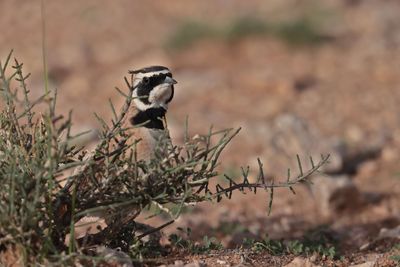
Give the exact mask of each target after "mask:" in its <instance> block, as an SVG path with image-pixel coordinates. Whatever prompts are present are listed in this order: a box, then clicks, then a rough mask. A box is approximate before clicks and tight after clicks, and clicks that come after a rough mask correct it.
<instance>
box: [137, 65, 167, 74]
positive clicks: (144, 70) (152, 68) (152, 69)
mask: <svg viewBox="0 0 400 267" xmlns="http://www.w3.org/2000/svg"><path fill="white" fill-rule="evenodd" d="M163 70H168V71H169V69H168V68H167V67H164V66H150V67H146V68H142V69H138V70H130V71H129V74H138V73H149V72H157V71H163Z"/></svg>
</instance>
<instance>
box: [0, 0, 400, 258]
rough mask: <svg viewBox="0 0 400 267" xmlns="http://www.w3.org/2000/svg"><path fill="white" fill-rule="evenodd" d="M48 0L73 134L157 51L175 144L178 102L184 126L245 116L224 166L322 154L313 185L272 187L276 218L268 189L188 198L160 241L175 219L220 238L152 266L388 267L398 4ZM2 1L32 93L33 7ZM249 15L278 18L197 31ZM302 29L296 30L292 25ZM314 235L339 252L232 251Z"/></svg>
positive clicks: (399, 210) (227, 122) (399, 189)
mask: <svg viewBox="0 0 400 267" xmlns="http://www.w3.org/2000/svg"><path fill="white" fill-rule="evenodd" d="M45 3H46V5H45V12H46V16H45V24H46V38H45V39H46V53H47V60H48V68H49V76H50V82H51V87H52V88H54V87H55V88H58V89H59V101H58V103H59V109H60V112H61V113H65V112H67V111H68V110H70V109H73V111H74V118H75V125H74V126H75V129H76V131H82V130H85V129H92V128H95V127H97V126H98V125H97V123H96V120H95V118H94V116H93V115H92V114H93V112H96V113H98V114H100V115H102V116H104V117H106V118H110V117H111V114H110V109H109V106H108V98H111V99H113V100H114V102H115V103H118V102H119V101H122V100H121V99H119V97H118V94H117V93H116V91H115V90H113V88H114V86H119V87H120V88H123V86H124V83H123V76H124V75H126V74H127V70H128V69H134V68H138V67H142V66H144V65H148V64H162V65H167V66H169V67H170V68H171V69H172V70H173V72H174V76H175V79H176V80H178V81H179V84H178V85H177V87H176V94H175V98H174V101H173V104H172V105H171V107H170V110H169V117H168V119H169V126H170V128H171V134H172V137H173V138H174V140H175V142H177V143H179V142H182V137H183V125H184V121H185V118H186V116H187V115H188V116H189V126H190V127H189V128H190V132H191V134H195V133H206V132H207V131H208V128H209V126H210V125H214V128H216V129H222V128H228V127H229V128H230V127H242V130H241V133H240V135H239V136H238V137H237V138H236V139H235V140H234V141H233V142H232V143H231V145H230V147H229V148H228V149H227V150H226V151H225V153H224V155H223V158H222V160H223V164H222V166H221V170H222V171H225V172H227V173H230V174H237V175H238V174H240V168H239V167H240V166H247V165H249V166H250V167H252V168H254V167H256V163H257V158H258V157H259V158H260V159H261V160H262V161H263V162H264V165H265V167H266V169H267V170H268V171H269V174H270V176H271V177H277V179H279V177H282V179H285V177H286V169H287V168H288V167H290V166H292V167H293V168H294V170H296V169H295V165H294V162H296V154H299V155H300V156H301V157H302V158H303V159H306V158H307V157H308V156H309V155H313V156H316V157H317V156H318V155H319V154H321V153H329V154H331V163H330V164H329V165H327V166H326V167H325V168H324V170H323V174H324V176H320V177H316V179H315V181H314V186H311V188H310V187H307V186H300V187H298V188H297V189H296V195H293V194H291V193H290V192H289V191H286V190H282V191H280V192H276V193H275V197H274V204H273V210H272V213H271V215H270V216H268V215H267V208H268V200H267V197H268V195H267V194H265V193H262V192H260V193H259V194H257V195H252V194H249V193H248V194H246V195H239V194H238V195H237V196H236V197H234V199H233V200H231V201H224V202H222V204H219V205H216V204H214V205H212V204H204V205H200V206H198V207H196V208H193V209H190V211H188V212H187V213H185V214H184V215H183V216H182V217H181V218H180V219H179V221H178V222H177V224H175V225H173V226H170V227H169V228H168V229H167V230H166V232H165V243H168V242H167V241H166V240H167V236H168V235H169V234H171V233H176V232H177V230H176V227H178V226H180V227H190V228H191V229H192V236H191V238H192V240H193V242H195V241H199V240H202V238H203V236H206V235H207V236H209V237H211V236H214V237H216V238H217V239H218V240H220V241H221V242H222V244H223V245H224V247H225V250H220V251H213V252H209V253H206V254H201V255H194V254H190V253H187V252H186V253H185V252H182V251H174V252H172V253H170V254H169V255H168V256H167V258H165V259H162V260H159V259H157V260H155V261H153V262H149V264H173V266H183V265H185V264H186V263H192V264H193V265H191V266H202V264H206V265H208V266H235V265H236V266H247V265H249V266H251V265H253V266H316V265H320V266H350V265H356V266H396V262H395V261H394V260H392V259H391V257H392V256H393V255H400V248H397V249H396V244H399V243H400V240H399V239H400V230H399V227H400V168H399V165H398V163H399V159H400V108H399V104H400V88H399V86H400V75H399V70H400V53H399V52H400V50H399V49H400V16H398V14H399V12H400V3H399V2H398V1H395V0H388V1H379V0H371V1H355V0H352V1H350V0H340V1H337V0H329V1H324V2H323V3H322V2H319V1H311V0H309V1H308V0H303V1H295V0H284V1H282V0H272V1H255V0H252V1H236V0H234V1H229V3H228V2H227V1H224V0H219V1H213V2H212V3H211V2H210V1H197V2H194V1H192V2H188V3H186V2H185V4H182V3H180V2H179V1H161V0H159V1H151V2H133V1H122V0H121V1H118V3H116V2H110V1H105V0H101V1H99V0H92V1H85V2H84V3H83V2H81V1H69V2H68V3H64V2H60V1H52V2H50V1H45ZM0 10H1V11H0V14H1V16H0V23H1V26H2V27H1V30H0V32H1V35H0V56H1V57H2V58H3V57H4V56H5V55H6V54H7V53H8V52H9V50H10V49H11V48H13V49H14V51H15V55H16V56H17V57H18V58H19V59H20V61H23V62H24V63H25V68H26V70H28V71H30V72H32V78H31V80H30V86H31V88H32V94H33V95H35V96H39V95H40V94H41V90H42V89H41V88H42V56H41V49H42V47H41V42H42V36H41V29H42V28H41V27H42V26H41V17H40V5H39V4H38V3H37V2H29V3H28V2H27V3H23V4H21V3H17V2H14V1H2V2H1V3H0ZM249 17H251V18H257V20H258V21H263V22H265V21H267V22H268V23H273V24H274V25H278V26H277V28H278V29H280V30H277V31H278V33H276V32H270V31H257V30H254V27H256V26H254V25H252V26H248V28H245V29H247V30H245V31H244V33H243V32H240V31H239V32H240V33H239V34H237V36H235V38H227V37H226V36H225V35H224V33H223V30H220V31H219V32H218V33H217V34H216V33H213V34H210V33H208V34H204V32H206V33H207V31H209V32H212V31H211V30H210V29H208V28H207V27H215V28H218V29H229V27H230V26H231V25H233V24H235V23H236V22H237V21H238V18H249ZM22 18H23V19H22ZM192 21H198V22H200V23H202V25H203V26H201V27H203V28H201V29H202V30H201V31H200V33H199V31H197V30H196V29H197V28H195V27H194V26H191V27H189V30H190V31H191V32H196V31H197V34H194V35H195V37H192V36H191V35H190V34H189V35H188V34H185V33H182V30H179V29H181V27H182V26H184V25H186V26H187V25H188V23H189V22H192ZM304 21H307V23H310V25H312V27H311V29H314V27H315V28H316V29H317V30H310V28H309V26H304V24H301V23H302V22H304ZM289 22H293V23H294V25H295V26H296V25H297V26H296V27H297V28H296V27H294V30H293V29H291V30H290V31H288V34H289V37H287V33H286V32H287V30H285V29H286V28H285V27H283V26H281V27H280V26H279V25H286V24H285V23H289ZM242 23H243V21H242ZM296 23H297V24H296ZM204 25H205V26H204ZM210 25H211V26H210ZM306 25H309V24H306ZM246 27H247V26H246ZM252 27H253V28H252ZM279 27H280V28H279ZM310 31H311V32H312V34H310V33H309V32H310ZM248 32H251V33H253V34H248ZM285 34H286V35H285ZM296 34H299V35H300V36H303V37H302V38H303V39H302V38H300V39H293V38H291V37H292V36H294V35H296ZM199 36H200V37H199ZM296 36H297V35H296ZM304 36H305V37H304ZM201 37H203V38H201ZM299 40H300V41H299ZM310 189H311V190H310ZM205 214H206V216H205ZM310 232H314V233H315V232H317V233H324V234H325V235H327V236H329V237H330V238H331V239H332V240H334V241H335V248H336V250H337V257H335V258H334V259H330V258H328V257H321V256H318V255H316V254H313V255H303V256H301V257H300V256H295V255H293V254H289V255H284V256H273V255H272V254H271V253H269V252H268V251H261V252H260V251H256V252H255V251H254V250H251V249H250V250H249V249H238V248H240V247H241V245H242V244H243V239H244V238H245V237H247V238H254V239H260V238H263V237H264V236H265V235H266V234H268V236H269V238H271V239H273V240H280V239H282V240H284V241H290V240H295V239H301V238H303V237H305V236H307V235H309V234H310ZM397 247H398V245H397ZM196 262H197V263H196ZM196 264H197V265H196ZM357 264H360V265H357ZM397 264H398V263H397Z"/></svg>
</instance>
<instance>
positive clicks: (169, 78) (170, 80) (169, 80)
mask: <svg viewBox="0 0 400 267" xmlns="http://www.w3.org/2000/svg"><path fill="white" fill-rule="evenodd" d="M164 82H165V83H168V84H177V83H178V82H177V81H176V80H174V79H172V78H171V77H169V76H167V77H165V80H164Z"/></svg>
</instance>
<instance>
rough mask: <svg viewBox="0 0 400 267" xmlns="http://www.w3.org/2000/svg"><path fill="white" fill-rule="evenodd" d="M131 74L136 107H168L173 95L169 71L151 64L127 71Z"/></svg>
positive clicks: (144, 109) (146, 108) (141, 109)
mask: <svg viewBox="0 0 400 267" xmlns="http://www.w3.org/2000/svg"><path fill="white" fill-rule="evenodd" d="M129 73H130V74H132V75H133V88H134V89H133V97H134V102H135V104H136V107H137V109H139V110H140V111H146V110H148V109H154V108H163V109H165V110H167V109H168V103H169V102H171V100H172V98H173V97H174V84H176V83H177V82H176V81H175V80H174V79H173V78H172V74H171V71H170V70H169V69H168V68H166V67H163V66H151V67H146V68H142V69H139V70H134V71H129Z"/></svg>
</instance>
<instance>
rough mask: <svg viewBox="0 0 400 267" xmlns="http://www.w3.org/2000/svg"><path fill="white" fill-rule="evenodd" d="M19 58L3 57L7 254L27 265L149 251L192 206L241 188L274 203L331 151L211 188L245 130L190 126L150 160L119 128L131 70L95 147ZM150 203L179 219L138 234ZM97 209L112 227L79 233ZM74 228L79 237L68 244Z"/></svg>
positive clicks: (0, 126) (1, 174) (1, 165)
mask: <svg viewBox="0 0 400 267" xmlns="http://www.w3.org/2000/svg"><path fill="white" fill-rule="evenodd" d="M11 56H12V53H10V54H9V55H8V57H7V58H6V60H5V61H4V63H3V62H1V63H0V80H1V96H2V99H3V103H4V108H3V110H2V111H1V113H0V151H1V152H0V182H1V184H2V185H1V187H0V213H1V217H0V250H1V251H2V253H3V255H4V254H7V253H9V254H10V253H11V254H16V255H18V257H21V261H22V262H21V263H22V264H25V265H27V264H47V263H50V262H51V263H52V264H62V263H64V264H67V265H72V264H73V263H74V262H75V263H76V261H86V263H88V261H90V262H93V261H98V260H99V259H98V258H96V257H94V258H93V257H88V256H90V255H93V253H94V254H95V251H93V250H92V248H95V247H96V246H99V245H105V246H107V247H110V248H116V247H120V248H122V249H123V250H124V251H125V252H127V253H129V254H130V255H131V256H132V257H142V256H143V255H144V252H145V251H146V248H147V247H146V243H145V242H144V241H143V240H144V237H146V236H148V235H151V234H154V233H155V232H157V231H159V230H160V229H162V228H163V227H165V226H166V225H169V224H171V223H173V222H174V220H175V219H176V218H177V217H178V216H179V214H180V212H181V210H182V207H184V206H185V205H187V204H196V203H199V202H202V201H216V202H219V201H220V200H221V199H222V198H231V197H232V193H233V192H234V191H244V190H250V191H253V192H254V193H256V190H257V189H264V190H269V192H270V200H269V207H270V208H271V205H272V199H273V193H274V189H275V188H279V187H286V188H290V189H292V186H294V185H296V184H297V183H301V182H304V181H307V179H308V178H309V177H310V176H311V175H312V174H313V173H314V172H316V171H317V170H318V168H319V167H320V166H321V165H322V164H324V163H325V162H326V161H327V159H328V157H322V159H321V161H320V162H319V163H318V164H316V165H313V168H312V169H310V170H308V171H307V172H304V173H303V171H302V169H301V165H299V166H300V174H299V175H298V176H296V177H294V178H291V177H288V178H287V180H286V181H285V182H282V183H280V182H279V183H278V182H276V183H274V182H267V181H266V180H265V178H264V170H263V166H262V164H261V162H260V161H259V170H258V179H257V181H256V182H255V183H251V182H250V181H249V179H248V175H249V172H248V171H243V173H242V176H243V177H242V181H241V182H235V181H237V180H236V179H233V178H231V177H229V176H227V175H226V176H225V178H226V181H227V185H226V186H223V185H221V184H218V183H214V186H211V184H212V182H213V178H216V177H218V175H219V174H218V171H217V166H218V165H219V156H220V154H221V153H222V151H223V149H224V148H225V147H226V145H227V144H228V143H229V142H230V141H231V140H232V138H233V137H234V136H235V135H236V134H237V133H238V132H239V130H240V129H237V130H233V129H228V130H223V131H214V130H212V129H210V131H209V133H208V134H207V135H205V136H199V135H197V136H195V137H191V138H190V137H189V136H188V135H187V134H186V137H185V140H184V141H185V142H184V145H183V146H174V145H171V143H170V142H168V141H165V140H164V141H160V143H159V145H158V148H157V150H156V153H155V157H154V158H153V159H152V160H150V161H143V160H137V158H136V156H135V155H136V149H135V143H134V144H131V145H128V144H127V143H126V140H127V139H128V138H129V135H128V134H127V131H126V130H127V129H122V127H121V121H122V120H123V119H124V118H125V116H126V114H127V110H128V108H129V107H130V105H131V102H132V89H133V88H132V83H131V82H130V81H129V80H128V79H127V78H125V81H126V84H127V87H128V93H123V92H122V91H121V90H120V89H118V88H117V90H118V92H120V93H121V94H122V95H123V96H124V97H125V99H126V101H125V105H124V107H123V108H122V109H121V111H120V112H116V111H115V108H114V106H113V105H112V103H111V110H112V112H113V114H114V118H113V120H112V122H111V124H110V125H108V124H107V123H106V122H105V121H104V120H102V119H101V118H98V119H99V121H100V123H101V125H102V128H103V129H102V132H101V134H100V141H99V142H98V144H97V146H96V148H95V149H94V150H93V151H91V152H88V151H86V150H85V149H84V148H83V147H76V146H74V145H73V143H74V140H75V139H76V138H77V137H78V136H79V135H77V136H73V135H71V113H69V115H68V116H67V117H66V118H64V117H63V116H62V115H58V114H57V113H56V92H54V93H45V94H44V95H43V96H41V97H40V98H39V99H37V100H34V101H31V100H30V97H29V90H28V88H27V85H26V80H27V78H28V77H29V74H28V75H25V74H24V73H23V72H22V68H23V64H21V63H19V62H18V61H17V60H16V59H15V60H14V64H13V66H12V68H10V67H9V65H10V62H11ZM7 73H10V74H9V75H7ZM14 84H17V87H16V88H14V87H13V86H14ZM46 91H47V90H46ZM39 104H40V106H43V105H45V111H44V112H42V113H37V110H39ZM186 133H187V130H186ZM139 141H140V140H137V142H139ZM150 206H156V207H158V209H157V210H156V209H153V210H155V211H154V214H153V216H159V215H161V214H162V213H166V214H168V215H169V216H170V218H171V220H170V221H169V222H167V223H166V224H164V225H161V226H159V227H156V228H150V230H147V231H142V232H141V233H140V234H138V233H135V232H136V231H137V230H138V228H139V224H138V223H136V222H135V220H136V218H137V216H138V215H139V214H140V213H141V212H142V211H143V210H144V209H146V208H148V207H150ZM171 206H172V207H173V209H170V207H171ZM171 210H174V212H171ZM99 211H104V212H106V213H107V214H109V215H110V216H109V218H108V221H107V227H106V228H104V229H100V230H99V233H97V234H94V235H90V236H86V237H85V238H81V239H77V240H76V239H75V238H73V237H74V230H75V222H77V221H78V220H79V219H81V218H82V217H85V216H87V215H88V214H92V213H93V212H99ZM124 211H129V212H124ZM67 234H69V235H70V236H71V237H72V238H70V240H71V241H70V242H69V244H67V245H66V244H65V236H66V235H67ZM207 244H209V245H210V244H212V242H208V243H207ZM18 257H17V258H18ZM0 258H1V256H0ZM0 262H1V259H0Z"/></svg>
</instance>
